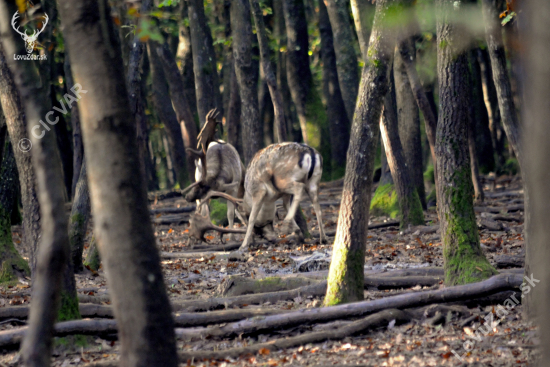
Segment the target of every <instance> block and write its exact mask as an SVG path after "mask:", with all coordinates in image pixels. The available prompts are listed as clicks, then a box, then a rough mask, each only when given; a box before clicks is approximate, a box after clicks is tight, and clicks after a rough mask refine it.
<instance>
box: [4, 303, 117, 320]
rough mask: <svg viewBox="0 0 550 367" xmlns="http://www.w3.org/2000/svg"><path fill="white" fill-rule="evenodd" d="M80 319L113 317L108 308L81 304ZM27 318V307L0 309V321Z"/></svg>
mask: <svg viewBox="0 0 550 367" xmlns="http://www.w3.org/2000/svg"><path fill="white" fill-rule="evenodd" d="M78 309H79V310H80V315H81V316H82V317H113V311H112V310H111V307H110V306H104V305H97V304H90V303H81V304H79V305H78ZM28 316H29V306H10V307H2V308H0V320H5V319H21V320H24V319H26V318H27V317H28Z"/></svg>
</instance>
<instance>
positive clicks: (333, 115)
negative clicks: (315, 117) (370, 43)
mask: <svg viewBox="0 0 550 367" xmlns="http://www.w3.org/2000/svg"><path fill="white" fill-rule="evenodd" d="M319 33H320V36H321V59H322V61H323V94H324V99H325V104H326V106H327V119H328V126H329V131H330V145H331V150H330V151H331V157H332V161H331V167H332V179H333V180H336V179H338V178H341V177H342V176H343V175H344V174H345V169H346V152H347V150H348V145H349V121H350V120H348V115H347V113H346V106H345V105H344V100H343V99H342V93H341V90H340V83H339V82H338V73H337V71H336V54H335V52H334V45H333V38H332V27H331V26H330V20H329V17H328V12H327V8H326V6H325V3H324V1H320V2H319Z"/></svg>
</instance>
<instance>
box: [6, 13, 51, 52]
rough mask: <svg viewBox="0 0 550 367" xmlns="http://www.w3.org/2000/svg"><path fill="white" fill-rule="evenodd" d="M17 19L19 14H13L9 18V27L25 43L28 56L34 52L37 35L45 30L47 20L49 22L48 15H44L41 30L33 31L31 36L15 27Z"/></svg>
mask: <svg viewBox="0 0 550 367" xmlns="http://www.w3.org/2000/svg"><path fill="white" fill-rule="evenodd" d="M17 18H19V12H15V14H13V17H12V18H11V26H12V28H13V29H14V30H15V31H16V32H17V33H19V34H20V35H21V38H23V40H24V41H25V48H26V50H27V53H28V54H30V53H32V52H33V50H34V46H35V45H36V40H37V39H38V35H39V34H40V33H42V31H43V30H44V28H46V24H48V20H49V18H48V14H44V21H43V22H42V29H40V30H38V31H36V30H35V31H34V32H33V34H31V35H28V34H27V31H25V32H21V31H20V30H19V26H16V25H15V21H16V20H17Z"/></svg>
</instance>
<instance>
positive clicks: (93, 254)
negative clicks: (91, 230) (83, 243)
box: [84, 236, 101, 271]
mask: <svg viewBox="0 0 550 367" xmlns="http://www.w3.org/2000/svg"><path fill="white" fill-rule="evenodd" d="M84 265H85V266H87V267H89V268H90V269H92V270H95V271H98V270H99V265H101V259H100V257H99V251H98V249H97V241H96V240H95V236H92V239H91V240H90V243H89V245H88V254H87V255H86V261H84Z"/></svg>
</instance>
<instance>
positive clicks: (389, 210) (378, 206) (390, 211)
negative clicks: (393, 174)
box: [370, 183, 422, 218]
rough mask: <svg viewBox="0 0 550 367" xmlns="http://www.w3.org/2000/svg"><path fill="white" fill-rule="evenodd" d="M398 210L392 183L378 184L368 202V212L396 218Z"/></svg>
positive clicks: (398, 213)
mask: <svg viewBox="0 0 550 367" xmlns="http://www.w3.org/2000/svg"><path fill="white" fill-rule="evenodd" d="M419 200H420V199H419ZM421 208H422V207H421ZM400 212H401V211H400V209H399V201H398V199H397V193H396V192H395V187H394V185H393V184H391V183H390V184H386V185H378V187H377V188H376V191H375V192H374V196H373V197H372V200H371V202H370V214H371V215H373V216H380V215H387V216H390V217H391V218H397V216H398V215H400Z"/></svg>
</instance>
